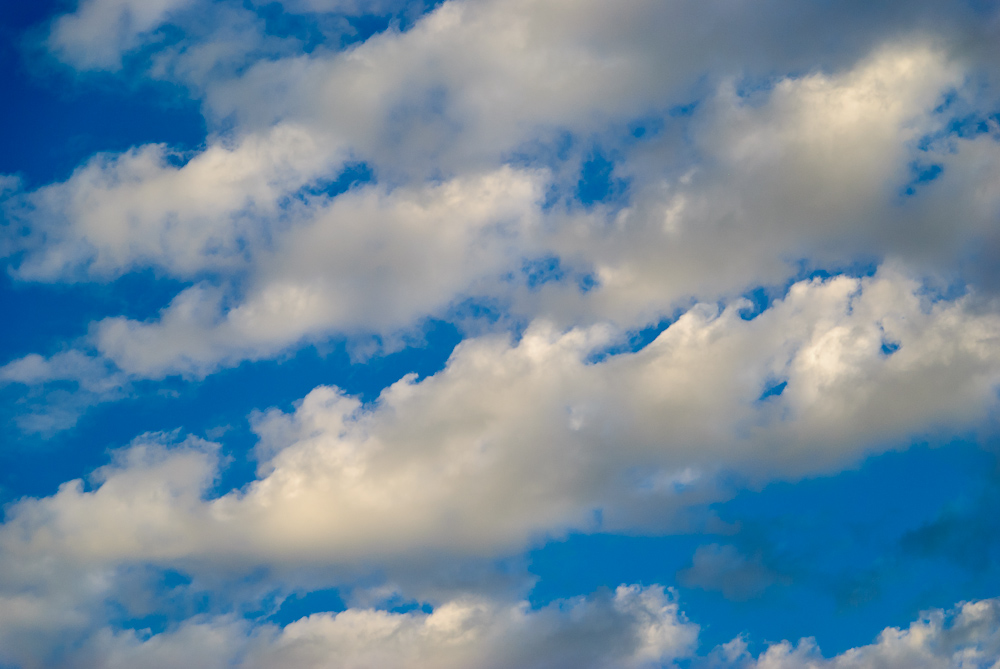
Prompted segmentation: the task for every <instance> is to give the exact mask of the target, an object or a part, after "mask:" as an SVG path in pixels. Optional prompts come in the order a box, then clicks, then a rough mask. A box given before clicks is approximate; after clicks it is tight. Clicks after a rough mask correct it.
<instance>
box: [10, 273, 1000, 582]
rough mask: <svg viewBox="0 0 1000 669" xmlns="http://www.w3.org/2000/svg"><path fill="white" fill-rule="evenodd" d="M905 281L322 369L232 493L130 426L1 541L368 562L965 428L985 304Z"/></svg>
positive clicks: (560, 528)
mask: <svg viewBox="0 0 1000 669" xmlns="http://www.w3.org/2000/svg"><path fill="white" fill-rule="evenodd" d="M920 290H921V289H920V286H919V284H916V283H914V282H912V281H911V280H909V279H907V278H906V277H905V276H903V275H900V274H898V273H896V272H893V271H892V270H889V269H884V270H882V271H880V272H879V273H878V274H876V275H875V276H874V277H870V278H862V279H852V278H847V277H838V278H833V279H830V280H827V281H820V280H815V281H805V282H801V283H799V284H796V285H795V286H793V287H792V288H791V289H790V291H789V293H788V295H787V296H786V297H785V298H784V299H783V300H781V301H778V302H776V303H775V304H774V305H773V306H772V307H771V308H770V309H768V310H766V311H765V312H764V313H762V314H760V315H759V316H757V317H756V318H754V319H752V320H745V319H744V318H743V317H742V316H741V313H742V312H743V309H745V308H746V307H747V306H748V305H747V304H746V303H745V302H742V301H740V302H735V303H733V304H731V305H730V306H728V307H727V308H725V309H724V310H721V311H720V310H719V309H718V308H717V307H716V306H714V305H699V306H697V307H695V308H693V309H692V310H691V311H689V312H688V313H686V314H684V315H683V316H682V317H680V318H679V319H678V320H677V321H676V322H675V323H673V324H672V325H671V326H670V327H668V328H667V329H666V330H665V331H664V332H663V333H661V334H660V336H659V337H658V338H657V339H656V340H655V341H654V342H652V343H651V344H650V345H648V346H647V347H645V348H644V349H642V350H641V351H639V352H636V353H626V354H620V355H611V356H608V357H605V358H603V359H601V360H598V361H596V362H595V361H593V360H592V356H593V355H595V354H596V353H599V352H600V351H601V350H602V348H604V347H606V346H608V345H609V344H613V343H614V341H615V340H614V336H613V335H614V333H613V331H611V330H609V329H608V328H606V327H594V328H588V329H579V330H573V331H570V332H569V333H565V334H563V333H561V332H560V331H558V330H554V329H553V328H552V327H551V326H549V325H546V324H544V323H536V324H535V325H533V326H532V327H530V328H529V329H528V330H527V332H525V334H524V335H523V337H522V338H521V340H520V341H519V342H517V343H512V342H511V341H509V340H508V339H507V338H504V337H497V336H486V337H483V338H479V339H471V340H466V341H465V342H463V343H462V344H460V345H459V347H458V348H457V349H456V350H455V352H454V353H453V355H452V357H451V359H450V360H449V362H448V364H447V366H446V368H445V369H444V370H443V371H441V372H439V373H438V374H436V375H434V376H432V377H428V378H427V379H424V380H423V381H419V382H417V381H415V380H414V379H413V378H412V377H406V378H404V379H402V380H401V381H399V382H398V383H396V384H394V385H392V386H390V387H389V388H387V389H385V390H384V391H383V392H382V394H381V396H380V397H379V399H378V401H377V402H376V403H375V404H374V405H372V406H362V405H361V403H360V402H359V401H358V400H356V399H353V398H350V397H346V396H344V395H343V394H342V393H341V392H340V391H339V390H338V389H336V388H331V387H320V388H317V389H316V390H314V391H313V392H311V393H310V394H309V395H308V396H307V397H306V398H305V399H303V400H302V402H301V403H300V404H299V405H298V407H297V408H296V409H295V411H294V412H292V413H283V412H280V411H277V410H271V411H268V412H266V413H262V414H258V415H257V417H256V418H255V419H254V428H255V430H256V431H257V432H258V433H259V435H260V437H261V441H260V444H259V446H258V457H259V462H260V465H259V479H258V480H257V481H255V482H253V483H251V484H250V485H249V486H248V487H247V488H245V489H243V490H241V491H233V492H231V493H229V494H226V495H224V496H223V497H220V498H217V499H212V500H205V499H203V496H204V494H205V491H206V489H207V486H208V483H209V482H210V481H211V480H212V478H213V476H214V472H215V471H216V470H217V467H218V464H217V462H216V460H215V455H214V454H213V453H214V452H213V451H211V450H204V449H201V448H195V447H190V446H189V447H184V448H180V449H177V448H167V447H164V446H162V445H156V444H153V445H143V444H140V445H137V446H135V447H133V448H132V449H131V450H128V451H126V452H125V453H124V454H123V455H122V459H121V460H120V461H118V462H116V463H113V464H112V465H109V466H108V467H107V468H105V469H104V470H101V476H102V479H101V480H102V481H103V483H102V484H101V485H100V486H99V487H97V488H96V489H94V490H92V491H86V490H84V489H83V488H82V487H81V485H80V484H79V483H71V484H66V485H65V486H63V488H61V489H60V491H59V492H58V493H57V494H56V495H54V496H52V497H48V498H44V499H37V500H25V501H24V502H20V503H18V504H16V505H14V506H12V507H11V508H10V509H9V512H8V518H9V521H8V523H7V525H6V526H5V527H4V529H3V531H2V532H0V546H3V547H4V549H5V550H16V551H17V552H19V553H23V552H24V551H28V552H30V553H33V554H37V555H47V554H51V553H53V552H57V553H60V554H73V555H80V556H85V555H92V556H95V557H99V558H100V559H110V560H132V559H150V560H165V561H170V560H180V559H187V558H202V557H212V556H217V557H221V556H223V555H224V556H226V557H225V558H224V559H225V560H227V561H229V562H230V563H232V562H233V561H237V562H243V563H245V564H248V565H250V564H254V563H258V562H259V563H268V562H270V561H273V560H277V561H281V562H286V561H287V562H290V563H300V562H317V561H318V562H322V563H326V564H329V563H331V562H340V563H342V564H356V563H358V561H361V560H367V561H368V562H367V563H368V564H371V560H372V557H371V556H373V555H380V556H383V558H384V559H385V560H387V561H390V562H391V561H392V560H395V559H397V558H402V557H403V556H410V557H411V558H412V557H413V556H415V555H418V554H427V555H429V554H431V553H440V552H444V553H451V554H455V555H477V556H493V555H506V554H512V553H516V552H517V551H520V550H521V549H523V548H524V547H525V546H526V545H528V544H529V543H530V542H532V541H534V540H537V539H538V538H541V537H544V536H547V535H551V534H559V533H562V532H565V531H568V530H571V529H572V530H579V531H592V530H594V529H602V530H608V531H641V530H651V529H662V528H665V527H670V526H671V525H672V524H673V523H674V519H673V515H674V513H675V512H676V510H677V509H678V508H683V507H684V506H688V505H691V504H697V503H703V502H705V501H707V500H714V499H719V498H720V496H725V495H727V494H728V493H727V492H726V490H725V488H720V487H719V483H718V481H719V479H718V476H719V475H720V474H727V473H729V474H731V473H738V474H739V475H740V477H741V478H742V479H743V480H746V481H748V482H756V483H758V484H760V483H764V482H766V481H769V480H773V479H774V478H776V477H777V478H795V477H798V476H802V475H806V474H810V473H820V472H826V471H831V470H835V469H836V468H838V467H841V466H844V465H845V464H847V463H850V462H853V461H856V460H857V459H858V458H859V457H861V456H863V455H866V454H869V453H871V452H873V451H874V450H878V449H886V448H892V447H894V446H897V445H900V446H903V445H906V444H907V443H908V442H909V440H911V439H913V438H923V437H925V436H926V435H928V434H934V433H938V432H944V433H953V432H954V431H956V430H974V429H976V428H977V426H980V425H982V424H983V422H984V421H985V420H986V419H987V417H988V415H989V412H990V411H991V410H993V409H994V408H995V405H996V387H997V384H998V382H1000V355H998V351H1000V349H998V347H997V346H996V343H995V342H996V338H997V334H996V333H997V331H998V327H1000V322H998V318H997V316H995V315H994V314H993V313H992V312H984V313H982V312H979V311H978V310H977V309H976V307H975V302H974V300H972V299H971V298H969V297H967V298H962V299H959V300H957V301H946V300H939V301H936V302H932V301H930V300H929V299H928V298H926V297H923V296H921V294H920ZM595 511H600V513H601V518H602V521H601V522H602V524H601V525H600V527H597V526H595V520H594V518H595V516H594V512H595ZM56 527H58V528H59V529H58V531H53V528H56ZM212 559H215V557H212Z"/></svg>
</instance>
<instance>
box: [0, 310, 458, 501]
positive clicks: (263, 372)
mask: <svg viewBox="0 0 1000 669" xmlns="http://www.w3.org/2000/svg"><path fill="white" fill-rule="evenodd" d="M461 338H462V337H461V334H460V333H459V332H458V330H457V328H456V327H455V326H454V325H452V324H450V323H446V322H443V321H429V322H428V323H426V325H425V328H424V330H423V332H422V339H421V340H420V341H417V342H414V343H413V345H412V346H409V347H407V348H404V349H403V350H400V351H396V352H394V353H391V354H388V355H384V356H380V357H374V358H371V359H368V360H365V361H356V360H352V358H351V355H350V352H349V343H348V342H347V341H346V340H340V341H334V342H330V343H328V344H327V345H326V346H325V347H324V350H323V351H322V352H320V351H318V350H317V349H316V348H315V347H313V346H307V347H304V348H301V349H300V350H297V351H295V352H293V353H291V354H290V355H289V357H286V358H282V359H278V360H265V361H258V362H244V363H243V364H241V365H240V366H238V367H236V368H234V369H228V370H223V371H220V372H217V373H215V374H213V375H211V376H209V377H207V378H206V379H204V380H202V381H200V382H190V381H187V380H184V379H182V378H179V377H170V378H167V379H164V380H163V381H138V382H135V383H134V384H133V385H134V389H133V394H132V396H131V397H129V398H127V399H123V400H119V401H117V402H109V403H106V404H99V405H97V406H95V407H92V408H91V409H90V410H89V411H87V413H85V414H84V415H83V416H82V417H81V418H80V420H79V422H78V423H77V425H76V427H74V428H72V429H70V430H66V431H64V432H61V433H58V434H56V435H54V436H51V437H48V438H43V437H40V436H38V435H31V434H24V433H23V432H21V431H20V430H19V429H18V428H17V427H16V426H15V424H14V423H13V419H14V418H15V417H16V415H17V412H18V411H19V410H20V409H21V408H22V407H20V405H18V404H17V403H15V402H10V403H9V404H7V406H6V410H5V411H4V412H3V413H2V414H0V419H2V424H0V437H2V439H0V441H2V443H3V444H4V447H3V448H0V502H9V501H11V500H14V499H17V498H20V497H22V496H25V495H31V496H40V495H50V494H52V493H54V492H55V491H56V489H57V488H58V486H59V484H60V483H62V482H64V481H68V480H71V479H75V478H79V477H80V476H82V475H84V474H85V473H87V472H90V471H93V470H94V469H96V468H97V467H100V466H102V465H104V464H106V463H107V457H108V452H109V451H110V450H114V449H117V448H122V447H124V446H126V445H128V444H129V443H130V442H131V441H132V440H133V439H134V438H135V437H136V436H137V435H141V434H144V433H147V432H171V431H173V430H176V429H178V428H179V429H180V430H181V434H182V435H183V434H192V435H196V436H201V437H203V438H207V439H209V440H212V441H215V440H217V441H218V442H219V443H221V445H222V448H221V456H222V457H223V458H225V460H226V464H225V466H224V467H223V469H222V472H221V475H220V478H219V480H218V481H216V483H215V486H214V487H213V488H212V490H210V491H209V496H215V495H221V494H224V493H226V492H228V491H230V490H233V489H237V488H240V487H242V486H243V485H245V484H246V483H248V482H250V481H252V480H254V478H255V476H256V474H255V472H256V462H255V461H254V460H253V457H252V449H253V447H254V446H255V445H256V443H257V437H256V435H255V434H254V433H253V432H252V430H251V428H250V423H249V420H248V416H249V413H250V412H251V411H252V410H254V409H261V410H263V409H267V408H269V407H277V408H279V409H282V410H284V411H291V410H292V409H293V408H294V402H295V401H297V400H299V399H301V398H302V397H304V396H305V395H306V394H308V393H309V392H310V391H311V390H313V389H314V388H315V387H317V386H320V385H335V386H337V387H339V388H341V389H342V390H343V391H344V392H345V393H347V394H348V395H351V396H357V397H359V398H360V399H361V401H362V402H365V403H369V404H370V403H371V402H373V401H375V400H376V399H377V398H378V395H379V393H380V392H381V391H382V390H383V389H384V388H385V387H387V386H389V385H391V384H392V383H395V382H396V381H398V380H399V379H401V378H402V377H403V376H405V375H406V374H410V373H415V374H417V377H418V378H424V377H426V376H429V375H432V374H434V373H436V372H438V371H440V370H441V369H443V368H444V365H445V363H446V362H447V360H448V357H449V356H450V355H451V352H452V351H453V350H454V348H455V346H456V345H457V344H458V342H459V341H460V340H461ZM12 392H13V389H10V388H8V389H6V390H5V395H6V394H9V393H12ZM55 453H58V454H59V457H53V455H54V454H55Z"/></svg>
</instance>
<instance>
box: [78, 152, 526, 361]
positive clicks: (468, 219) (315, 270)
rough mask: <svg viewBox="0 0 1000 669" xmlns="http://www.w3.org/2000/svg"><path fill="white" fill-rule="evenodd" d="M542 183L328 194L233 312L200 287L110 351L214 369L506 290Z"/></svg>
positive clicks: (122, 326) (105, 343) (127, 326)
mask: <svg viewBox="0 0 1000 669" xmlns="http://www.w3.org/2000/svg"><path fill="white" fill-rule="evenodd" d="M541 177H542V175H540V174H538V173H535V172H525V171H516V170H512V169H509V168H502V169H500V170H497V171H495V172H491V173H487V174H482V175H470V176H468V177H466V178H462V179H456V180H453V181H450V182H446V183H443V184H439V185H431V186H427V187H424V188H413V189H411V188H399V189H396V190H394V191H392V192H386V191H385V190H384V189H383V188H380V187H377V186H372V187H367V188H358V189H355V190H353V191H351V192H349V193H346V194H344V195H341V196H339V197H336V198H334V199H332V200H329V199H328V198H323V200H324V201H323V202H322V204H320V205H317V206H316V207H315V208H310V207H309V205H308V204H306V205H303V208H305V209H307V210H308V218H306V219H305V220H304V221H297V220H296V218H297V212H295V211H294V208H293V209H292V211H290V213H289V215H290V217H291V220H292V221H293V222H292V223H291V224H290V225H291V226H292V229H290V230H288V231H287V232H285V234H284V235H282V236H280V237H279V238H278V239H275V240H274V241H273V242H272V243H271V249H269V250H268V251H265V252H263V253H261V254H259V255H258V257H257V258H255V260H256V265H257V267H256V276H255V277H254V278H253V279H252V280H251V281H249V282H248V285H246V286H245V287H244V291H243V292H244V295H243V297H242V300H241V301H240V302H238V303H237V304H235V305H233V306H231V307H229V308H228V309H227V306H226V300H225V297H226V296H225V292H224V291H223V290H221V289H218V288H214V287H212V286H211V285H207V284H198V285H196V286H194V287H192V288H189V289H187V290H186V291H184V292H182V293H181V294H179V295H178V296H177V297H176V298H175V299H174V301H173V302H172V303H171V305H170V306H169V307H168V308H167V309H166V310H164V312H163V313H162V314H161V316H160V319H159V320H158V321H154V322H152V323H139V322H136V321H129V320H126V319H123V318H113V319H108V320H105V321H103V322H101V323H99V324H97V327H96V333H95V342H96V345H97V347H98V349H99V350H101V351H102V352H103V353H104V354H105V355H106V356H108V357H109V358H111V359H112V360H114V361H115V362H116V363H117V364H118V365H119V366H120V367H121V368H122V369H124V370H126V371H128V372H131V373H133V374H138V375H154V376H155V375H158V374H162V373H164V372H183V373H196V374H197V373H204V372H206V371H212V370H213V369H214V368H215V367H216V366H217V365H218V364H219V363H220V362H238V361H240V360H242V359H245V358H260V357H265V356H270V355H273V354H275V353H277V352H280V351H281V350H283V349H285V348H286V347H288V346H290V345H292V344H295V343H297V342H299V341H301V340H302V339H303V338H306V337H309V338H314V339H319V338H322V337H324V336H328V335H329V334H330V333H333V332H345V331H346V332H362V333H363V332H369V331H371V329H375V330H377V331H389V332H392V331H393V330H398V329H403V328H407V327H409V326H411V324H413V323H415V322H417V321H418V320H419V319H421V318H423V317H425V316H426V315H427V314H430V313H435V312H439V311H442V310H444V309H445V308H446V307H447V306H448V305H449V304H450V303H451V302H452V301H453V300H454V299H455V296H456V295H461V294H463V293H465V292H467V291H468V292H472V291H474V290H475V286H476V285H477V284H482V283H485V282H491V283H492V282H494V281H496V280H497V278H498V277H499V276H500V275H501V274H502V273H503V272H504V271H505V269H506V268H508V267H509V266H510V265H511V264H513V263H514V262H515V261H516V259H517V258H518V257H519V252H520V247H519V243H518V242H519V239H520V238H521V237H523V236H525V235H527V234H530V233H531V228H532V227H535V226H537V220H536V216H535V211H536V206H537V203H538V201H539V200H540V199H541V197H542V193H541V185H540V181H541Z"/></svg>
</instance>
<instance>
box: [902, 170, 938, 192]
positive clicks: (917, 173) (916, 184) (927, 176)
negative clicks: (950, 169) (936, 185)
mask: <svg viewBox="0 0 1000 669" xmlns="http://www.w3.org/2000/svg"><path fill="white" fill-rule="evenodd" d="M910 174H912V178H911V179H910V182H909V183H908V184H906V185H905V186H904V187H903V190H902V192H903V195H907V196H912V195H916V194H917V190H918V189H919V188H920V186H921V185H923V184H927V183H930V182H932V181H934V180H936V179H937V178H938V177H940V176H941V175H942V174H944V165H940V164H938V163H930V164H925V163H920V162H913V163H911V164H910Z"/></svg>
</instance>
